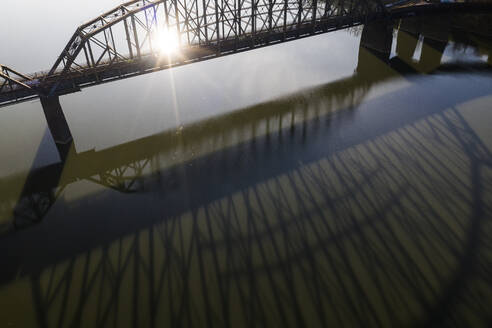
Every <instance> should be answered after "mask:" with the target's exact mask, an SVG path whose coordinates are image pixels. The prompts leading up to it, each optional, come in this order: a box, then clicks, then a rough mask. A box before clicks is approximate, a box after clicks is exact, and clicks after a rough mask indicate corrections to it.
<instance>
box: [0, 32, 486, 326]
mask: <svg viewBox="0 0 492 328" xmlns="http://www.w3.org/2000/svg"><path fill="white" fill-rule="evenodd" d="M442 25H444V24H442ZM398 26H399V29H398V37H397V38H396V39H399V40H400V42H402V41H404V40H405V38H404V36H405V35H410V36H413V37H414V39H413V40H414V41H415V44H416V43H417V40H421V39H423V40H424V41H423V42H425V45H426V46H432V47H434V48H444V47H443V46H442V44H445V42H444V41H442V42H441V45H438V42H437V41H438V40H436V38H434V39H433V38H432V37H433V36H434V37H435V36H436V34H437V33H435V31H432V32H433V33H427V31H425V30H424V31H420V30H414V29H412V27H411V26H405V25H404V24H398ZM381 31H386V33H388V35H385V34H384V33H381ZM392 31H393V30H392V28H391V27H390V28H386V29H383V28H382V27H381V26H378V25H375V26H369V25H366V26H365V27H364V30H363V32H362V37H361V44H360V50H359V62H358V65H357V69H356V71H355V72H354V75H353V76H351V77H347V78H344V79H342V80H338V81H334V82H330V83H328V84H326V85H324V86H322V87H319V88H316V89H311V90H309V91H307V95H306V94H298V95H294V97H293V98H294V99H298V101H294V102H293V101H291V100H292V99H289V100H287V101H286V100H285V99H283V100H282V99H281V100H277V101H274V102H271V103H268V104H264V105H259V106H255V107H252V108H248V109H246V110H244V111H241V112H233V113H230V114H227V115H225V116H223V117H220V118H218V120H219V122H217V123H215V124H214V123H213V122H207V124H205V125H204V126H205V127H207V128H206V129H203V127H202V126H200V125H198V126H191V127H187V128H186V129H185V130H184V131H183V133H182V135H180V136H176V134H175V133H174V131H172V132H169V133H166V134H164V135H159V136H151V137H147V138H144V139H140V140H136V141H132V142H130V143H127V144H123V145H120V146H116V147H113V148H110V149H106V150H101V151H89V152H85V153H78V154H77V153H75V152H72V153H71V154H70V155H69V159H68V160H66V161H65V160H62V162H61V163H56V164H53V165H50V166H47V167H43V168H39V170H38V171H37V172H32V174H30V176H29V177H28V181H27V182H26V184H25V189H24V192H23V193H22V195H21V198H18V199H14V202H17V206H16V211H15V214H16V216H17V218H16V220H17V223H18V226H17V229H18V230H16V231H6V232H4V234H2V233H1V232H0V235H1V237H2V238H0V248H1V249H8V250H9V252H3V253H1V254H0V263H9V265H6V266H5V268H3V270H1V272H0V286H8V284H9V283H11V282H12V281H15V279H19V277H21V278H22V279H24V280H25V281H26V286H28V287H27V288H29V291H31V292H32V295H33V296H32V297H33V307H34V309H35V311H36V313H37V314H38V316H37V322H38V325H39V326H41V327H52V326H69V327H70V326H75V327H77V325H78V324H79V323H80V322H81V321H82V318H83V319H84V320H93V322H95V323H96V325H95V326H97V327H104V326H107V325H109V322H112V320H114V319H113V316H116V314H115V313H118V314H121V313H130V314H132V315H131V317H132V318H133V320H135V321H138V316H141V317H145V318H147V317H148V318H149V320H150V321H151V322H155V324H154V325H153V326H154V327H158V326H161V325H169V326H174V325H180V324H181V323H183V322H184V323H186V322H190V323H189V324H188V325H189V326H197V325H200V324H201V323H203V322H209V324H203V325H205V326H209V327H217V326H219V327H221V326H231V325H232V324H229V323H230V322H231V321H232V319H231V318H236V317H239V318H241V319H242V320H244V322H245V324H244V325H245V326H252V325H254V324H256V323H258V325H260V324H261V325H264V326H269V323H270V322H269V321H268V320H270V319H271V320H276V321H275V322H282V324H283V325H284V326H285V327H291V326H295V327H302V326H332V325H333V326H341V325H342V324H343V323H346V321H344V320H349V321H350V320H351V321H350V322H349V323H350V325H354V326H356V325H366V326H381V325H380V322H381V321H384V320H391V322H393V323H394V325H393V326H401V322H402V321H403V320H405V319H406V318H405V317H404V314H406V313H407V312H410V311H409V310H408V308H409V306H408V304H411V305H412V306H413V307H414V308H417V309H420V308H421V309H422V310H421V311H420V312H418V313H417V314H416V315H415V318H413V317H412V318H411V319H412V320H414V321H416V322H417V323H416V325H419V326H436V325H439V324H440V323H442V322H444V323H448V322H449V321H452V323H454V322H460V323H462V322H464V323H466V322H468V321H467V320H468V319H469V317H467V315H469V313H474V314H476V322H479V323H484V325H485V323H488V322H489V321H490V316H489V311H488V309H489V308H490V306H486V305H485V306H483V307H478V308H477V300H481V299H483V295H484V294H487V293H490V292H491V290H492V286H491V284H490V274H489V272H488V270H487V268H490V265H491V263H492V257H491V256H490V254H491V252H490V251H491V247H490V245H491V243H490V241H491V238H490V236H491V234H490V233H487V232H488V231H490V229H491V228H492V227H491V226H492V224H491V221H490V220H487V218H488V217H490V214H491V213H492V212H491V211H492V208H490V206H489V205H490V203H489V202H488V201H487V199H488V198H487V197H488V196H489V195H490V188H487V186H488V181H490V175H487V174H486V172H487V169H486V168H490V166H491V165H492V154H491V153H490V151H489V150H488V148H487V146H486V145H485V144H483V142H482V141H481V139H480V137H479V136H477V135H476V134H475V133H474V132H473V129H472V128H471V127H470V126H469V125H468V124H467V122H466V120H465V119H464V118H463V117H462V116H461V114H460V112H459V111H458V110H456V109H453V108H451V109H450V108H449V107H448V106H446V105H443V106H436V105H435V104H434V103H432V102H431V101H429V103H428V104H427V106H429V104H431V105H432V106H429V108H431V109H432V110H431V112H430V113H429V112H425V113H424V112H422V111H418V110H415V106H414V105H413V104H412V103H410V101H411V100H412V97H413V96H414V95H415V93H407V92H406V90H405V91H403V92H400V91H396V93H391V94H389V95H384V96H382V99H373V100H369V99H368V101H365V102H364V104H365V105H363V106H367V104H368V103H372V105H370V106H371V107H369V108H371V114H375V115H374V116H372V115H371V116H367V118H368V120H369V122H368V121H367V120H363V122H360V123H359V124H358V125H356V126H352V127H350V126H348V129H347V128H346V127H347V125H345V124H344V122H346V123H347V122H353V114H354V112H353V110H352V108H354V107H356V106H357V105H358V104H360V103H361V102H362V100H363V99H364V97H365V96H366V94H368V91H369V90H370V89H371V88H372V87H373V86H375V85H377V84H378V83H382V82H387V81H390V79H391V78H398V77H401V75H402V74H404V75H405V77H406V78H407V79H409V80H411V77H412V74H417V72H416V71H414V72H412V73H410V68H409V67H404V65H403V64H402V62H405V60H406V59H408V58H405V56H406V54H407V53H409V52H405V51H400V53H399V55H398V57H393V58H389V57H390V54H389V52H388V51H387V49H391V41H393V42H394V40H395V39H394V38H388V36H390V35H391V33H392ZM439 34H440V33H439ZM446 39H447V38H446ZM400 42H399V43H398V44H397V45H396V48H397V49H402V48H404V47H403V45H402V44H400ZM406 44H407V45H408V44H409V43H408V42H407V43H406ZM376 45H380V47H376ZM436 45H437V47H436ZM436 53H437V51H434V52H433V53H426V52H425V51H423V54H422V57H421V59H420V62H419V64H418V66H417V69H419V70H422V71H423V72H425V73H433V74H436V75H438V74H439V73H440V72H441V71H447V70H453V71H457V70H459V69H463V72H464V73H466V72H467V70H466V69H467V66H466V65H461V66H460V65H455V66H453V64H445V65H442V64H441V65H439V66H434V69H433V70H429V67H430V66H432V65H434V64H435V63H437V62H439V61H437V60H435V57H434V56H435V55H436ZM440 55H442V53H440ZM374 65H381V66H377V67H378V68H384V67H385V66H388V68H390V69H386V70H384V69H378V70H377V71H379V72H382V73H383V74H381V75H378V76H375V74H371V75H370V76H369V77H372V79H369V80H368V79H367V77H368V76H367V74H368V73H369V72H371V71H370V70H369V68H371V67H374ZM472 68H473V66H472ZM391 71H392V72H393V74H392V75H391V74H389V73H388V72H391ZM413 88H416V89H417V90H418V92H419V94H420V95H424V96H426V97H423V98H424V99H428V100H430V99H431V97H430V96H431V95H432V97H439V98H442V99H448V98H450V97H451V98H453V99H452V100H451V102H457V103H461V102H464V101H467V100H470V99H474V98H476V97H480V96H482V95H486V94H489V93H490V83H489V84H486V85H482V86H479V87H478V88H475V87H474V86H469V88H470V91H471V92H463V93H456V94H452V95H448V94H443V93H438V94H435V93H433V90H432V89H431V88H429V85H427V84H425V83H424V84H423V85H422V84H420V83H414V84H413ZM303 96H304V97H306V96H308V97H309V98H310V99H311V101H310V102H309V103H310V104H311V105H310V106H309V105H307V104H306V102H305V101H303ZM388 98H391V99H397V100H398V105H397V106H395V107H396V108H398V111H387V110H386V109H387V108H385V107H384V106H381V104H384V103H385V102H386V101H387V99H388ZM313 99H314V100H316V101H314V104H313V101H312V100H313ZM316 102H319V104H316ZM436 103H438V104H440V103H441V102H440V101H437V102H436ZM303 104H304V106H303ZM327 104H336V105H333V106H331V105H327ZM365 109H368V108H367V107H366V108H365ZM365 109H364V108H363V109H362V110H360V111H359V113H363V112H364V110H365ZM375 111H376V112H375ZM378 111H379V113H378ZM381 114H384V117H385V120H381V119H380V118H381ZM299 116H303V117H304V118H303V119H302V120H301V121H296V120H298V119H296V117H299ZM371 117H374V118H372V119H371ZM224 122H227V123H228V124H224ZM388 122H390V123H389V124H388ZM367 126H370V127H371V128H369V129H368V128H367ZM219 127H220V128H219ZM223 127H225V128H223ZM341 127H345V128H343V129H342V128H341ZM333 131H339V132H337V133H333ZM355 131H357V133H355ZM173 135H174V138H180V140H181V141H182V142H176V139H173ZM241 135H243V138H242V139H241V138H239V136H241ZM354 136H356V137H354ZM231 139H232V140H239V142H238V144H235V145H230V144H229V145H228V144H226V140H231ZM390 139H396V140H398V141H399V143H398V146H396V145H395V144H393V143H392V142H391V140H390ZM327 143H328V145H327ZM211 144H212V145H213V147H211V148H208V149H210V150H211V152H206V153H205V154H201V155H199V156H198V157H196V158H194V159H191V160H189V161H186V162H184V163H181V164H180V163H178V164H177V165H170V166H168V167H163V165H166V164H167V163H168V162H169V161H170V158H171V155H172V154H174V153H175V152H176V151H180V150H181V149H182V148H181V146H180V145H182V147H185V149H186V147H187V148H188V149H190V148H195V149H204V148H206V147H207V145H211ZM286 144H288V147H283V145H286ZM422 144H423V145H424V146H422ZM320 145H322V146H323V147H320ZM311 147H315V148H318V149H319V148H322V149H323V150H324V151H323V152H320V153H319V152H314V153H311V154H312V155H311V156H309V153H310V149H312V148H311ZM214 150H215V151H214ZM442 150H444V152H445V153H446V154H447V156H444V157H441V156H436V154H435V152H436V151H442ZM245 153H247V154H249V155H250V156H249V157H248V163H245V164H244V165H239V166H238V165H236V164H235V163H237V162H244V157H242V156H243V155H244V154H245ZM272 153H274V154H275V155H274V156H271V154H272ZM411 158H418V159H422V161H420V160H409V159H411ZM300 159H302V160H303V161H305V162H304V163H302V164H301V163H300V161H299V160H300ZM341 159H344V162H345V163H347V164H346V166H345V165H340V160H341ZM190 164H192V165H190ZM252 167H253V168H254V167H261V168H262V169H261V170H255V169H251V168H252ZM432 169H434V170H439V174H437V175H435V176H434V175H431V176H429V175H428V173H429V172H432ZM203 172H207V173H208V174H203ZM354 172H356V173H354ZM463 177H466V178H465V179H463ZM81 180H88V181H91V182H93V183H98V184H102V185H104V186H105V187H108V188H112V189H114V190H117V191H118V192H112V191H105V192H100V193H99V192H95V193H93V194H90V195H85V196H82V198H81V199H72V200H66V199H64V197H63V189H64V188H65V186H68V188H70V184H75V183H77V182H78V181H81ZM4 181H5V180H4ZM415 181H418V183H415ZM5 182H6V181H5ZM226 182H228V183H226ZM382 183H384V184H386V183H388V184H391V187H387V188H384V190H385V191H386V192H385V193H372V192H371V190H372V189H373V188H376V186H378V185H380V184H382ZM213 184H220V185H221V186H222V188H210V186H211V185H213ZM9 185H12V184H10V183H8V182H7V183H5V184H1V185H0V193H2V194H4V195H8V194H9V190H6V189H7V186H9ZM335 185H340V186H343V187H341V188H334V186H335ZM463 185H464V186H463ZM2 188H3V189H2ZM128 192H132V193H134V194H133V195H132V197H133V198H134V199H140V201H138V200H137V201H134V202H133V203H132V206H127V207H123V208H122V209H120V210H118V209H115V208H114V206H112V204H114V203H113V202H111V200H113V199H120V198H111V197H124V196H125V195H124V193H128ZM317 194H320V195H322V197H319V198H318V197H316V195H317ZM153 195H156V196H155V197H158V199H159V201H155V198H153ZM292 195H295V196H292ZM289 197H290V198H289ZM287 199H288V200H292V201H290V202H286V200H287ZM434 199H437V200H438V201H433V200H434ZM54 202H56V204H54ZM89 202H90V204H91V206H90V207H92V208H94V207H95V208H97V211H99V212H98V213H111V214H110V215H108V217H107V218H105V219H103V220H101V218H100V217H98V216H94V215H92V216H91V215H90V212H85V211H87V208H88V206H87V204H88V203H89ZM135 204H137V205H135ZM351 205H352V206H351ZM441 205H442V206H441ZM134 207H137V208H139V209H140V210H142V209H144V211H145V213H146V214H147V215H141V212H139V211H138V210H135V209H133V210H132V208H134ZM1 208H2V204H0V209H1ZM190 208H191V214H190V215H188V210H189V209H190ZM327 209H328V210H327ZM79 211H80V212H79ZM110 211H111V212H110ZM263 211H267V212H266V213H265V212H263ZM297 211H300V212H297ZM320 211H327V212H328V213H329V214H328V215H319V212H320ZM413 211H415V213H417V215H415V214H414V212H413ZM238 212H242V213H246V214H245V215H246V217H243V216H239V215H238V214H237V213H238ZM59 213H64V214H63V215H57V214H59ZM321 213H323V212H321ZM0 215H1V214H0ZM416 216H418V218H419V219H415V217H416ZM29 217H31V219H32V221H33V222H31V224H28V222H27V221H28V220H29V219H30V218H29ZM265 218H268V219H265ZM39 220H44V222H43V224H42V225H37V224H36V222H39ZM34 221H35V222H34ZM244 221H247V222H248V224H247V226H245V225H242V224H241V223H240V222H244ZM67 222H70V224H67ZM89 227H90V228H89ZM0 230H1V229H0ZM311 231H312V233H311V234H310V232H311ZM413 237H415V238H413ZM26 240H29V243H27V242H25V241H26ZM283 242H285V243H286V246H285V249H286V250H287V251H286V252H285V253H281V252H276V251H275V250H276V248H275V247H276V246H277V245H279V244H280V243H283ZM252 244H255V245H258V249H256V248H253V247H252V246H251V245H252ZM270 249H272V250H274V251H272V252H269V251H268V250H270ZM255 252H257V253H259V255H258V254H255ZM353 254H355V255H353ZM346 259H350V262H349V261H347V260H346ZM202 262H204V263H210V265H209V266H208V270H203V271H202V270H199V269H198V268H200V263H202ZM375 262H376V263H377V265H374V263H375ZM294 272H299V275H298V276H296V275H294V274H293V273H294ZM272 277H274V278H272ZM262 280H263V281H262ZM265 281H266V283H265V284H264V285H263V284H262V282H265ZM279 281H280V282H279ZM381 281H384V282H385V283H384V284H382V283H381ZM435 281H439V282H440V283H439V284H436V283H435ZM378 284H379V285H378ZM294 286H301V288H300V290H301V291H299V289H296V288H294ZM343 286H356V288H354V290H353V291H352V290H350V291H347V290H348V288H343ZM373 286H383V287H382V288H378V289H375V290H374V289H372V287H373ZM427 286H431V287H432V288H433V293H432V294H431V295H430V296H429V294H428V293H427V291H428V289H425V288H424V287H427ZM250 290H253V291H255V290H258V291H259V292H258V293H253V292H249V291H250ZM302 291H305V293H304V294H301V292H302ZM369 291H372V293H369ZM127 292H128V293H131V292H134V295H141V294H144V296H147V297H138V296H134V300H135V301H134V302H128V303H126V302H122V301H121V299H122V298H123V297H124V296H123V297H122V296H121V295H127V294H125V293H127ZM197 295H198V296H197ZM276 295H287V297H281V298H278V299H276V298H275V296H276ZM487 295H488V294H487ZM301 297H302V298H301ZM201 298H203V303H204V304H205V305H204V306H195V304H196V303H194V302H195V301H196V300H197V299H198V300H200V299H201ZM332 298H334V299H336V300H337V306H330V305H331V304H332V303H330V302H331V299H332ZM381 299H382V300H383V301H381ZM300 300H302V302H300ZM251 304H258V306H257V307H255V308H251ZM353 304H357V306H354V305H353ZM487 304H489V303H487ZM458 305H459V306H458ZM94 308H96V309H97V310H98V311H94V310H93V309H94ZM395 308H397V309H400V310H401V311H402V313H403V315H402V314H399V311H394V309H395ZM310 309H312V311H311V312H309V310H310ZM373 309H376V310H377V311H373ZM328 311H329V312H328ZM96 313H97V314H96ZM163 313H164V314H163ZM395 313H396V314H395ZM436 313H437V315H436ZM291 314H293V316H294V315H295V318H291V317H289V315H291ZM388 317H389V318H390V319H386V318H388ZM368 318H369V319H370V320H369V319H368ZM205 320H207V321H205ZM129 321H130V319H129ZM367 322H369V323H367ZM161 323H162V324H161ZM332 323H333V324H332ZM442 325H445V324H442ZM151 326H152V325H151ZM465 326H466V324H465Z"/></svg>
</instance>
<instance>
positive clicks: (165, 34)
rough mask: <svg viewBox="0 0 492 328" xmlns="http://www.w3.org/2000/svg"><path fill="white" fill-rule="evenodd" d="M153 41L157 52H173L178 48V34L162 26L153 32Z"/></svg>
mask: <svg viewBox="0 0 492 328" xmlns="http://www.w3.org/2000/svg"><path fill="white" fill-rule="evenodd" d="M154 43H155V44H156V48H157V50H158V51H159V53H161V54H163V55H171V54H175V53H177V52H178V50H179V39H178V34H177V33H176V32H173V31H170V30H168V29H167V28H163V29H161V30H159V31H157V33H155V37H154Z"/></svg>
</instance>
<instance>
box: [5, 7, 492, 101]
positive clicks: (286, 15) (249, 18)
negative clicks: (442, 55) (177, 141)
mask: <svg viewBox="0 0 492 328" xmlns="http://www.w3.org/2000/svg"><path fill="white" fill-rule="evenodd" d="M482 1H486V0H482ZM489 7H492V5H491V4H490V3H489V4H487V3H486V2H480V0H479V2H475V1H473V2H471V1H468V2H465V3H452V4H440V3H439V4H436V3H417V2H415V1H412V0H410V1H401V0H400V1H395V0H133V1H129V2H126V3H124V4H122V5H120V6H118V7H116V8H114V9H112V10H110V11H108V12H106V13H104V14H102V15H101V16H99V17H97V18H95V19H93V20H91V21H90V22H87V23H86V24H84V25H82V26H80V27H78V28H77V30H76V31H75V33H74V34H73V36H72V38H71V39H70V41H69V42H68V43H67V45H66V47H65V48H64V49H63V51H62V52H61V54H60V56H59V57H58V59H57V60H56V62H55V64H54V65H53V67H52V68H51V69H50V70H49V71H47V72H42V73H35V74H30V75H24V74H22V73H19V72H17V71H15V70H13V69H11V68H9V67H6V66H0V106H3V105H9V104H12V103H17V102H20V101H25V100H29V99H33V98H37V97H39V96H41V97H47V96H58V95H62V94H66V93H71V92H74V91H78V90H80V89H81V88H84V87H88V86H93V85H97V84H101V83H105V82H110V81H114V80H118V79H122V78H127V77H131V76H135V75H140V74H144V73H149V72H154V71H158V70H162V69H166V68H170V67H173V66H178V65H184V64H189V63H193V62H196V61H202V60H207V59H212V58H216V57H220V56H224V55H228V54H233V53H237V52H241V51H246V50H251V49H256V48H259V47H264V46H268V45H271V44H276V43H280V42H285V41H290V40H294V39H298V38H302V37H306V36H311V35H315V34H319V33H324V32H328V31H333V30H337V29H342V28H346V27H348V26H354V25H358V24H362V23H365V22H369V21H372V20H376V19H380V18H384V17H386V18H395V17H402V16H405V15H408V14H415V13H418V12H429V11H431V12H432V11H436V10H438V11H442V10H449V9H451V10H460V11H461V10H463V9H484V8H489ZM164 34H165V35H167V37H169V36H171V38H173V39H175V40H176V43H177V48H178V49H177V51H176V52H175V53H169V54H164V53H163V52H162V49H161V47H160V46H159V44H160V43H161V42H163V41H162V40H160V39H161V38H162V35H164Z"/></svg>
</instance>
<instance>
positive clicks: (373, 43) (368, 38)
mask: <svg viewBox="0 0 492 328" xmlns="http://www.w3.org/2000/svg"><path fill="white" fill-rule="evenodd" d="M392 43H393V26H392V25H391V24H390V23H389V22H387V21H380V22H376V23H372V24H366V25H364V29H363V30H362V36H361V39H360V45H361V46H363V47H364V48H366V49H368V50H369V51H371V52H372V54H374V55H375V56H376V57H378V58H379V59H380V60H382V61H383V62H387V61H388V60H389V57H390V54H391V45H392Z"/></svg>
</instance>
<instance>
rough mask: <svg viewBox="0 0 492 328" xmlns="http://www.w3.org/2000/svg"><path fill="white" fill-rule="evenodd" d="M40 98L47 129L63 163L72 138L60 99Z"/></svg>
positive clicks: (55, 97)
mask: <svg viewBox="0 0 492 328" xmlns="http://www.w3.org/2000/svg"><path fill="white" fill-rule="evenodd" d="M40 98H41V104H42V105H43V111H44V116H45V117H46V122H47V123H48V128H49V130H50V132H51V135H52V137H53V140H54V141H55V144H56V148H57V149H58V153H59V155H60V159H61V160H62V161H64V160H65V159H66V156H67V155H68V151H69V150H70V147H71V145H72V141H73V138H72V133H71V132H70V128H69V127H68V123H67V120H66V119H65V115H64V114H63V110H62V107H61V105H60V98H59V97H58V96H52V97H40Z"/></svg>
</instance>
